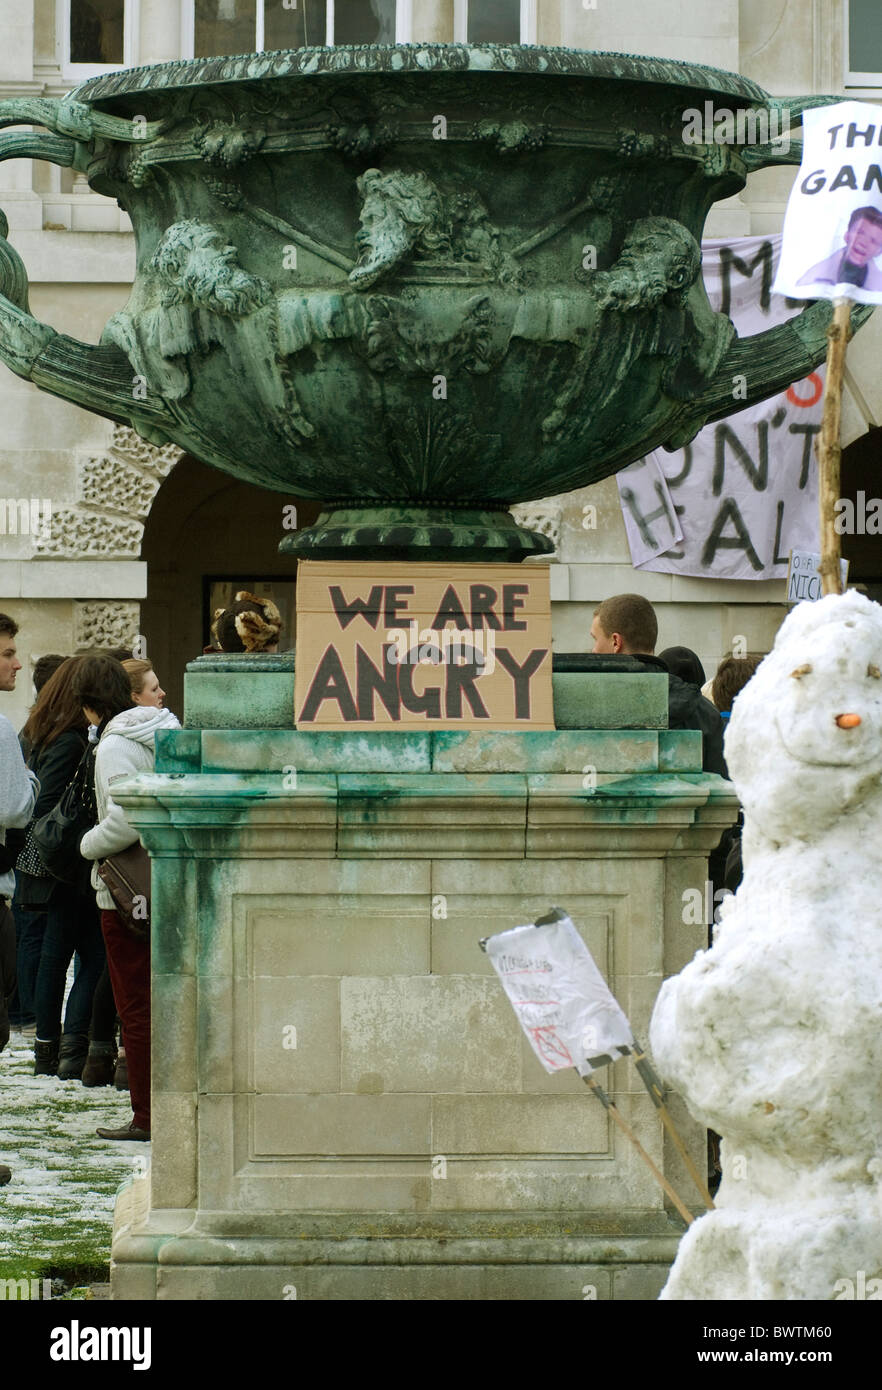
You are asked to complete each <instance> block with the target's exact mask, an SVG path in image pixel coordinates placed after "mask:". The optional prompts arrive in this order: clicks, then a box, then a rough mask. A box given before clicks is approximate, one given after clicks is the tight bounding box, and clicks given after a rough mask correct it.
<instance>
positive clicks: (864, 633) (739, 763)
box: [726, 592, 882, 844]
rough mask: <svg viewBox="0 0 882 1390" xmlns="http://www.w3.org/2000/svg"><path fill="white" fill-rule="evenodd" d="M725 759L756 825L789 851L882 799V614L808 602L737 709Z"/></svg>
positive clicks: (855, 603) (846, 603)
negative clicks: (797, 842) (795, 842)
mask: <svg viewBox="0 0 882 1390" xmlns="http://www.w3.org/2000/svg"><path fill="white" fill-rule="evenodd" d="M726 761H727V763H728V765H729V770H730V773H731V775H732V778H733V780H734V782H735V785H736V787H737V789H738V793H739V795H740V797H741V800H742V803H743V805H744V808H745V814H746V817H747V818H750V819H752V820H753V821H754V823H755V824H756V825H757V826H758V828H759V829H760V830H761V831H762V832H763V833H764V834H765V835H766V837H767V838H769V839H772V840H774V841H775V842H777V843H779V844H782V843H786V842H787V841H789V840H791V839H811V838H814V835H815V833H816V832H817V831H819V830H821V829H823V828H824V827H825V826H829V825H831V824H832V823H833V821H835V820H836V819H837V818H838V817H839V816H840V815H842V814H843V812H845V811H848V810H853V809H854V808H855V807H857V806H859V805H861V804H862V803H863V802H864V801H866V800H867V799H868V798H869V797H871V796H873V795H875V796H882V780H880V779H882V607H880V605H879V604H877V603H872V602H871V601H870V600H869V599H867V598H865V597H864V596H863V594H858V593H854V592H852V593H848V594H842V595H835V594H830V595H828V596H827V597H826V598H823V599H821V600H820V601H819V602H818V603H802V604H800V605H799V606H798V607H797V608H795V609H794V611H793V612H792V613H791V614H790V616H789V617H788V618H787V620H786V621H785V622H784V624H783V625H782V627H781V630H780V632H779V633H778V636H777V638H776V641H775V645H774V648H773V649H772V651H771V652H770V654H769V655H768V656H767V657H766V659H765V661H763V663H762V665H761V666H760V667H759V669H758V671H757V673H756V675H755V676H754V678H753V680H752V681H751V682H750V683H749V684H748V685H747V686H745V688H744V690H743V691H742V692H741V694H740V695H739V696H738V698H737V699H736V701H735V704H734V706H733V710H732V717H731V720H730V723H729V729H728V731H727V734H726Z"/></svg>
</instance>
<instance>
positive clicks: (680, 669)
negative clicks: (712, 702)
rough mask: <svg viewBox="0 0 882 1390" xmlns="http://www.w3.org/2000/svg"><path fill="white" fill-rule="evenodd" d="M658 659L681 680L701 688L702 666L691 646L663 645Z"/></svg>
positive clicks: (702, 683)
mask: <svg viewBox="0 0 882 1390" xmlns="http://www.w3.org/2000/svg"><path fill="white" fill-rule="evenodd" d="M658 659H659V661H663V662H664V664H665V665H666V666H667V668H668V670H669V671H672V672H673V674H674V675H675V676H679V677H680V680H681V681H685V682H686V684H687V685H696V686H698V689H699V690H701V689H702V686H703V685H704V682H705V674H704V667H703V666H702V664H701V661H700V659H699V657H698V656H697V655H696V654H695V652H694V651H693V650H692V648H691V647H665V649H664V651H663V652H659V654H658ZM702 694H704V691H703V690H702ZM705 699H707V696H705Z"/></svg>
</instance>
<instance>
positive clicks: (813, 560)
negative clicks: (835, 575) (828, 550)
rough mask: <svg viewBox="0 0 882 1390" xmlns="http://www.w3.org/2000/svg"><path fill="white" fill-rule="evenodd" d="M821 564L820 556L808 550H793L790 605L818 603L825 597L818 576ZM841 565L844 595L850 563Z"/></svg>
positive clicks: (790, 570) (788, 579) (788, 572)
mask: <svg viewBox="0 0 882 1390" xmlns="http://www.w3.org/2000/svg"><path fill="white" fill-rule="evenodd" d="M820 563H821V557H820V555H819V554H813V553H812V552H810V551H806V550H791V552H790V565H789V568H788V570H787V602H788V603H817V601H818V599H819V598H822V597H823V594H824V590H823V588H822V586H821V576H820V575H819V574H818V565H819V564H820ZM839 564H840V566H841V568H842V590H843V593H844V592H845V585H846V583H847V581H848V561H847V560H840V561H839Z"/></svg>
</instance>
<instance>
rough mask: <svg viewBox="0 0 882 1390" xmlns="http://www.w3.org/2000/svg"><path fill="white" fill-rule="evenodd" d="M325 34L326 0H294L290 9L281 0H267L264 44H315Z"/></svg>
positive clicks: (297, 45) (287, 45)
mask: <svg viewBox="0 0 882 1390" xmlns="http://www.w3.org/2000/svg"><path fill="white" fill-rule="evenodd" d="M288 4H289V6H290V5H291V4H292V0H288ZM326 36H327V27H326V19H325V0H294V4H293V7H292V8H290V9H286V8H285V6H284V4H283V3H282V0H266V9H265V11H264V32H263V46H264V48H270V49H272V48H312V47H315V46H316V45H317V44H323V43H324V42H325V38H326Z"/></svg>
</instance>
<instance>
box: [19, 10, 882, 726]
mask: <svg viewBox="0 0 882 1390" xmlns="http://www.w3.org/2000/svg"><path fill="white" fill-rule="evenodd" d="M0 39H2V42H0V99H5V98H7V97H20V96H41V95H49V96H59V95H61V94H63V93H64V92H65V91H68V90H70V89H71V88H72V87H74V86H76V85H77V83H78V82H80V81H82V80H83V79H84V78H85V77H87V76H90V75H92V74H94V73H98V72H103V71H112V70H114V69H116V68H118V67H121V66H127V65H140V64H147V63H158V62H164V61H168V60H170V59H175V58H179V57H191V56H209V55H211V54H214V53H226V52H233V53H236V52H243V51H249V50H251V49H254V48H258V47H266V48H281V47H294V46H297V45H298V44H302V43H304V42H309V43H316V42H318V43H322V42H337V43H345V42H377V41H384V42H388V41H395V42H424V41H425V42H448V41H451V40H454V39H469V40H472V41H482V40H492V39H496V40H499V41H517V40H518V39H519V40H520V41H521V42H526V43H540V44H551V45H557V44H560V45H564V46H567V47H574V48H591V49H601V50H609V51H618V52H631V53H643V54H647V55H653V56H659V57H668V58H680V59H686V60H690V61H693V62H700V63H705V64H710V65H712V66H716V67H720V68H725V69H730V70H733V71H738V72H740V73H742V74H743V75H744V76H746V77H749V78H751V79H753V80H754V81H756V82H758V83H759V84H760V85H761V86H763V87H765V88H766V89H767V90H768V91H770V92H773V93H774V94H776V95H779V96H786V95H788V94H806V93H830V94H836V93H842V94H847V95H848V96H851V97H857V98H863V99H866V100H871V101H879V100H882V12H880V11H879V10H878V7H877V6H873V5H864V4H860V3H856V0H851V4H850V5H849V4H848V3H847V0H783V3H782V4H780V5H778V6H776V7H774V8H770V7H769V6H767V5H765V4H764V3H762V0H699V3H697V4H695V5H691V6H683V5H682V4H680V3H679V0H651V3H647V0H615V3H611V0H591V2H590V3H589V0H308V3H307V0H300V3H299V4H298V3H296V0H16V3H15V5H14V6H13V5H7V6H6V7H4V11H3V14H2V17H0ZM792 180H793V170H792V168H791V169H788V168H779V169H768V170H762V171H760V172H759V173H757V174H755V175H754V176H753V177H752V178H751V181H750V184H749V186H748V188H747V189H745V191H744V192H743V194H741V195H740V196H738V197H735V198H731V199H729V200H728V201H727V202H725V203H720V204H718V205H717V206H716V208H715V209H714V211H713V212H712V214H711V217H710V219H709V222H708V226H707V229H706V230H707V235H709V236H743V235H749V234H751V233H755V234H766V233H770V232H775V231H779V230H780V228H781V224H782V218H783V211H784V206H785V203H786V199H787V195H788V192H789V188H790V185H791V183H792ZM0 207H2V208H3V210H4V212H5V213H6V215H7V217H8V220H9V227H10V233H9V235H10V239H11V240H12V241H13V243H14V245H15V247H16V249H17V250H18V252H19V254H20V255H21V256H22V258H23V260H24V262H25V265H26V266H27V269H28V274H29V278H30V284H31V307H32V310H33V312H34V313H35V314H36V316H37V317H38V318H39V319H41V320H42V321H44V322H48V323H51V324H52V325H53V326H55V327H56V328H58V329H59V330H61V331H63V332H68V333H70V334H71V335H73V336H75V337H77V338H79V339H81V340H85V341H89V342H97V341H98V339H99V337H100V334H101V331H102V328H103V326H104V324H105V323H106V321H107V319H108V318H109V317H110V315H111V314H113V313H114V312H115V311H116V310H118V309H119V308H120V307H121V306H122V305H123V304H124V303H125V301H126V299H127V297H128V290H129V286H130V283H131V279H132V276H133V273H134V259H135V258H134V245H133V238H132V234H131V226H130V223H129V220H128V217H127V216H126V214H125V213H123V212H121V211H120V210H119V208H118V207H117V206H116V204H115V203H113V202H112V201H110V200H108V199H106V198H103V197H101V196H100V195H98V194H95V193H93V192H91V191H90V189H89V187H88V185H87V183H86V182H85V179H84V178H83V177H82V176H81V175H78V174H75V173H72V172H71V171H69V170H63V169H59V168H56V167H54V166H50V165H48V164H42V163H38V162H36V161H33V160H29V159H19V160H10V161H8V162H5V163H3V164H0ZM878 318H879V316H876V317H875V318H874V319H872V320H871V321H870V323H869V324H868V325H867V326H866V327H865V328H864V329H863V330H862V331H861V333H860V335H859V337H858V338H856V340H855V342H854V344H853V346H852V348H851V349H850V351H849V362H848V371H847V381H846V396H845V402H844V420H843V435H844V443H846V444H851V443H852V441H858V443H857V444H856V445H855V449H856V450H857V453H856V455H855V458H856V460H857V464H858V467H859V470H862V471H860V472H859V475H858V476H859V477H866V479H867V486H868V489H869V493H868V495H871V494H872V486H873V484H872V479H873V477H874V476H875V478H876V479H878V477H879V476H880V473H879V447H880V446H879V445H878V443H877V442H876V436H874V435H873V433H872V431H874V430H875V429H876V427H877V426H878V425H879V423H880V415H882V385H880V381H879V375H878V371H877V369H876V363H877V362H878V360H879V353H880V346H882V344H880V339H882V326H880V323H879V322H877V320H878ZM0 420H2V422H3V428H2V433H0V477H2V485H0V607H2V609H4V610H8V611H11V612H12V613H14V615H15V616H16V617H17V619H18V621H19V622H20V624H21V629H22V630H21V635H20V650H21V652H22V653H23V656H24V658H25V660H26V662H27V661H28V660H31V661H32V660H33V659H34V658H35V657H36V656H38V655H40V654H42V653H44V652H47V651H64V652H70V651H75V650H82V649H84V648H86V647H91V646H94V645H97V644H111V643H112V644H126V645H127V644H129V642H133V641H134V640H135V638H136V636H137V635H138V634H141V635H142V649H143V646H144V645H146V650H147V653H148V654H149V655H150V656H151V658H152V659H153V660H154V662H155V664H156V666H157V669H158V671H159V674H160V679H161V680H162V682H163V684H164V686H165V688H166V689H167V691H168V692H169V697H170V698H169V704H170V705H171V706H172V707H173V708H175V709H177V710H178V711H180V710H181V705H182V676H183V668H184V664H185V662H186V661H187V660H189V659H190V658H191V657H192V656H193V655H195V654H196V653H197V652H198V651H199V650H200V649H201V646H202V641H203V638H204V635H205V620H206V614H207V612H208V608H209V605H210V603H211V601H212V592H213V590H212V585H215V586H217V585H220V586H223V585H226V586H227V587H230V586H235V585H236V584H237V583H239V582H246V581H247V582H249V583H255V584H257V583H260V584H264V585H273V584H274V585H275V586H276V587H278V588H280V589H283V588H284V585H285V584H286V583H287V584H288V585H290V581H291V577H292V576H291V566H290V562H288V561H285V560H283V559H282V557H280V556H279V555H278V554H277V553H276V547H277V544H278V541H279V539H280V538H281V536H282V534H283V531H282V517H283V507H284V506H285V504H286V503H290V502H291V501H295V502H296V499H292V498H287V497H284V496H282V495H280V494H276V493H268V492H260V491H259V490H257V489H253V488H248V487H245V486H244V485H242V484H238V483H236V482H235V481H234V480H233V479H231V478H227V477H226V476H224V475H222V474H220V473H217V472H215V471H214V470H212V469H209V468H207V467H205V466H204V465H203V464H201V463H199V462H198V461H197V460H195V459H191V458H189V457H186V456H185V457H180V455H179V453H178V451H177V450H175V449H173V448H164V449H156V448H154V447H152V446H150V445H148V444H146V443H144V442H143V441H142V440H141V439H140V438H138V437H137V436H135V435H133V434H132V432H131V431H130V430H127V429H123V428H121V427H115V426H113V425H111V424H110V423H109V422H106V421H104V420H101V419H99V418H98V417H96V416H94V415H91V414H88V413H86V412H84V411H81V410H79V409H77V408H76V407H74V406H72V405H69V404H67V403H64V402H62V401H59V400H56V399H54V398H52V397H49V396H47V395H43V394H41V393H40V392H39V391H37V390H36V389H35V388H34V387H33V386H31V385H28V384H25V383H24V382H23V381H21V380H19V379H18V378H16V377H15V376H13V375H12V374H11V373H10V372H8V371H6V370H3V371H2V372H0ZM876 490H877V491H879V490H880V489H879V488H878V483H877V484H876ZM31 498H38V499H39V501H40V505H41V507H42V508H43V511H42V512H41V511H40V508H35V507H32V506H30V499H31ZM22 499H28V504H29V505H28V507H22V506H20V505H19V503H20V500H22ZM47 503H48V505H49V507H50V508H51V526H49V527H48V528H47V527H46V526H45V524H44V522H45V505H46V504H47ZM589 503H590V504H591V505H593V506H594V507H595V508H596V515H597V527H596V529H595V530H591V531H586V530H585V529H584V528H583V525H582V519H583V516H584V510H583V509H584V507H585V506H586V504H589ZM300 515H301V524H305V523H306V522H308V521H309V520H311V519H312V516H313V515H314V511H313V508H312V504H304V506H303V507H302V508H301V509H300ZM519 516H520V519H522V520H525V521H526V522H527V523H528V524H530V525H532V526H534V527H535V528H536V529H538V530H541V531H543V532H545V533H546V534H548V535H550V536H552V537H553V539H554V540H555V545H556V563H555V564H554V566H553V597H554V612H555V643H556V646H557V647H558V648H560V649H563V650H570V651H572V650H578V649H584V648H585V647H586V645H587V641H588V639H587V631H588V627H589V625H590V621H591V612H592V609H593V607H594V606H595V605H596V603H597V602H598V601H599V600H600V599H602V598H603V597H605V596H606V595H608V594H610V593H615V592H620V591H622V590H626V589H627V590H636V591H638V592H641V593H644V594H645V595H646V596H647V597H648V598H650V599H651V600H652V601H653V602H654V603H656V604H657V605H658V609H659V614H660V620H661V633H660V643H661V645H669V644H673V643H684V644H687V645H689V646H692V647H694V648H695V649H696V650H697V651H698V652H699V654H700V655H701V656H702V658H703V659H704V660H705V663H706V665H709V666H710V667H711V668H712V667H713V666H714V665H715V663H716V661H717V660H718V659H719V657H720V656H721V655H722V654H723V653H724V652H725V651H726V650H727V649H728V648H729V647H730V645H731V643H732V640H733V636H734V634H736V633H737V634H743V635H744V636H745V637H746V639H747V644H748V646H749V648H751V649H753V650H766V649H767V648H768V646H769V644H770V642H771V640H772V638H773V636H774V632H775V630H776V628H777V626H778V624H779V622H780V620H781V618H782V616H783V613H784V611H785V610H784V608H783V606H782V599H783V589H784V585H783V581H773V582H738V583H734V582H733V583H725V582H721V581H715V580H699V579H684V578H680V577H676V576H671V575H662V574H650V573H643V572H637V571H634V570H633V569H632V566H631V561H630V553H629V550H628V545H627V540H626V536H625V530H624V525H623V522H622V517H621V510H620V506H619V502H618V496H617V491H616V485H615V480H614V479H608V480H606V481H605V482H603V483H601V484H598V485H596V486H594V487H592V488H586V489H582V490H580V491H578V492H575V493H570V494H568V495H566V496H563V497H557V498H548V499H543V500H542V501H539V502H534V503H529V504H527V505H526V506H524V507H523V508H521V509H520V513H519ZM876 544H877V547H878V548H879V549H882V542H877V543H876ZM865 560H866V555H865ZM874 564H875V565H876V577H877V578H878V579H879V580H882V568H880V567H879V565H878V561H874V560H873V558H872V557H870V559H869V560H866V565H865V567H866V566H868V567H869V568H868V571H867V572H868V573H869V572H870V571H872V570H873V565H874ZM214 592H215V593H216V592H217V590H216V589H215V590H214ZM26 669H27V668H26ZM30 693H31V692H30V683H29V681H27V680H23V681H21V682H20V689H19V690H18V691H17V692H16V695H15V696H14V697H12V699H10V700H7V701H6V703H5V704H4V710H5V711H6V712H7V713H9V714H10V715H11V716H12V717H13V718H16V719H17V720H18V722H21V720H23V718H24V715H25V711H26V708H27V705H28V703H29V700H30Z"/></svg>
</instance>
